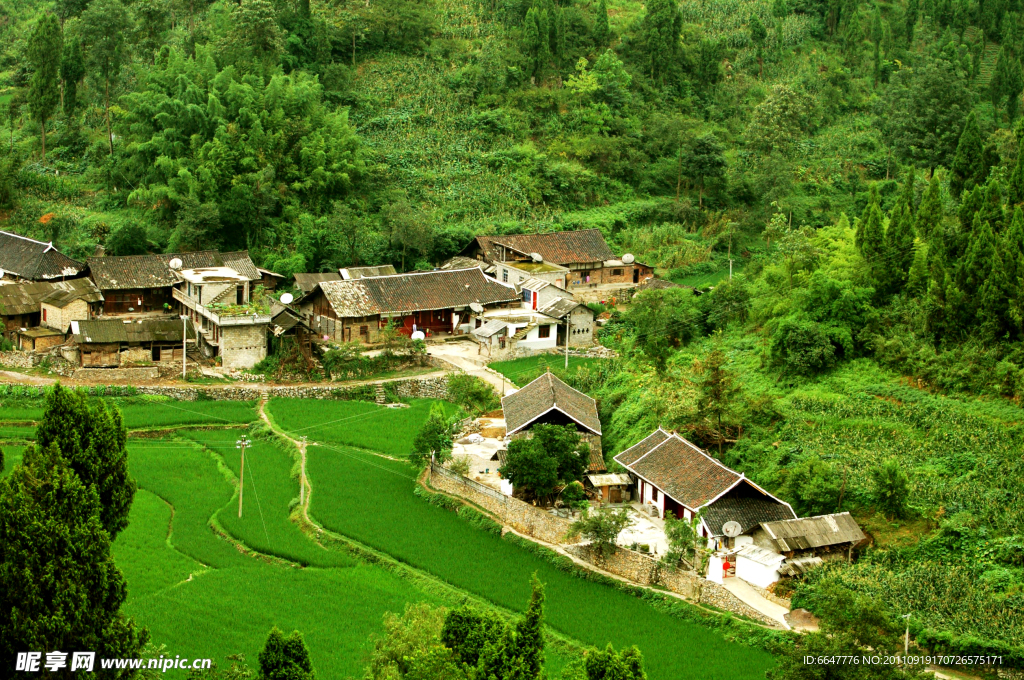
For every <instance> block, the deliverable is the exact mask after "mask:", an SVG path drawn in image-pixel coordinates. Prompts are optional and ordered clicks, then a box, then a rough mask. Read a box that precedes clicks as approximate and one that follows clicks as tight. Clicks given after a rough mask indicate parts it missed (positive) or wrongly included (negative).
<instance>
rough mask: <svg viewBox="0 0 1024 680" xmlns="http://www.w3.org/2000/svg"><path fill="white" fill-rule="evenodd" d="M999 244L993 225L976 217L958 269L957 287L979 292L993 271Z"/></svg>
mask: <svg viewBox="0 0 1024 680" xmlns="http://www.w3.org/2000/svg"><path fill="white" fill-rule="evenodd" d="M997 244H998V242H997V241H996V237H995V234H993V233H992V225H990V224H989V223H988V222H982V221H981V217H980V216H979V215H976V216H975V218H974V224H973V226H972V227H971V234H970V236H969V237H968V240H967V251H966V252H965V253H964V256H963V257H962V258H961V259H960V262H959V266H958V267H957V286H958V287H959V288H960V290H962V291H973V292H977V291H980V290H981V287H982V286H983V285H984V284H985V279H986V278H988V276H989V274H990V272H991V271H992V264H993V261H994V259H995V256H996V249H997Z"/></svg>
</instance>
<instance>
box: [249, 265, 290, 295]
mask: <svg viewBox="0 0 1024 680" xmlns="http://www.w3.org/2000/svg"><path fill="white" fill-rule="evenodd" d="M256 271H258V272H259V273H260V285H261V286H263V289H264V290H266V291H272V290H277V287H278V286H280V285H281V283H282V282H283V281H284V280H285V278H286V277H285V276H284V275H283V274H278V273H277V272H272V271H270V270H269V269H264V268H263V267H256Z"/></svg>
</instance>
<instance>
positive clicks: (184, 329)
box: [181, 314, 188, 380]
mask: <svg viewBox="0 0 1024 680" xmlns="http://www.w3.org/2000/svg"><path fill="white" fill-rule="evenodd" d="M187 360H188V317H187V316H185V315H184V314H182V315H181V379H182V380H184V379H185V362H186V361H187Z"/></svg>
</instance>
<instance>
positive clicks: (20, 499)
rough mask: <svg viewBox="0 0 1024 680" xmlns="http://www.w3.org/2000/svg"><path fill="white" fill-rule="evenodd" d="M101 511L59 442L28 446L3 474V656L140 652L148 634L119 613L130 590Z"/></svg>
mask: <svg viewBox="0 0 1024 680" xmlns="http://www.w3.org/2000/svg"><path fill="white" fill-rule="evenodd" d="M100 511H101V507H100V501H99V498H98V496H97V494H96V490H95V488H93V487H91V486H90V485H88V484H85V483H83V482H82V480H81V479H80V478H79V475H77V474H76V473H75V471H74V470H73V469H72V468H71V467H70V466H69V465H68V461H67V459H66V458H65V456H63V455H62V454H61V451H60V450H59V449H58V447H57V445H56V443H52V444H50V445H49V446H47V447H45V448H41V447H39V445H38V444H37V445H36V446H35V447H32V448H30V449H29V450H28V451H26V453H25V457H24V460H23V462H22V464H21V465H19V466H17V467H15V468H14V470H13V471H12V472H11V474H10V475H9V476H8V477H6V478H4V479H2V480H0V537H2V539H0V657H3V658H5V659H10V660H13V659H14V657H15V654H16V652H24V651H31V650H37V651H47V650H50V651H56V650H61V651H65V652H67V651H73V650H89V651H94V652H96V655H97V656H99V657H101V658H114V657H138V656H139V655H140V652H141V651H142V648H143V646H144V645H145V643H146V641H147V639H148V635H147V634H146V632H145V631H144V630H139V629H138V628H136V626H135V623H134V622H133V621H132V620H130V619H125V618H124V616H123V615H122V614H121V611H120V610H121V605H122V604H124V601H125V599H127V597H128V588H127V586H126V585H125V581H124V577H123V576H122V575H121V572H120V571H119V570H118V568H117V565H116V564H114V558H113V557H112V556H111V554H110V536H109V535H108V534H107V532H106V530H105V529H104V528H103V524H102V523H101V522H100ZM97 667H98V664H97ZM9 668H10V667H9ZM14 675H15V674H11V673H9V672H5V673H4V674H3V676H4V677H14ZM68 677H70V676H68Z"/></svg>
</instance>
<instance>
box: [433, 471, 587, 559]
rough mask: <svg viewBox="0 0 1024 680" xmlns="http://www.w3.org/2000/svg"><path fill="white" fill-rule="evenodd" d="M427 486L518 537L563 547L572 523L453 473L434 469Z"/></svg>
mask: <svg viewBox="0 0 1024 680" xmlns="http://www.w3.org/2000/svg"><path fill="white" fill-rule="evenodd" d="M430 484H431V486H433V487H434V488H436V489H438V490H440V491H443V492H445V493H447V494H450V495H452V496H460V497H462V498H465V499H466V500H468V501H470V502H472V503H475V504H476V505H479V506H480V507H482V508H484V509H485V510H487V511H488V512H490V513H492V514H493V515H495V516H496V517H497V518H498V520H499V521H500V522H501V523H502V524H505V525H507V526H510V527H512V528H513V529H515V530H516V531H518V532H519V533H521V534H525V535H527V536H533V537H535V538H539V539H540V540H542V541H546V542H548V543H556V544H558V543H565V542H566V540H567V539H566V537H565V534H566V533H567V532H568V531H569V527H570V526H571V525H572V521H571V520H568V519H565V518H562V517H558V516H556V515H552V514H551V513H550V512H548V511H546V510H542V509H540V508H537V507H535V506H533V505H530V504H528V503H524V502H523V501H521V500H519V499H517V498H512V497H511V496H505V495H503V494H501V493H499V492H497V491H494V490H493V489H488V488H487V487H484V486H483V485H481V484H476V483H475V482H473V481H472V480H469V479H466V478H465V477H460V476H459V475H456V474H455V473H453V472H450V471H448V470H445V469H443V468H438V467H436V466H433V468H432V473H431V476H430Z"/></svg>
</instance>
